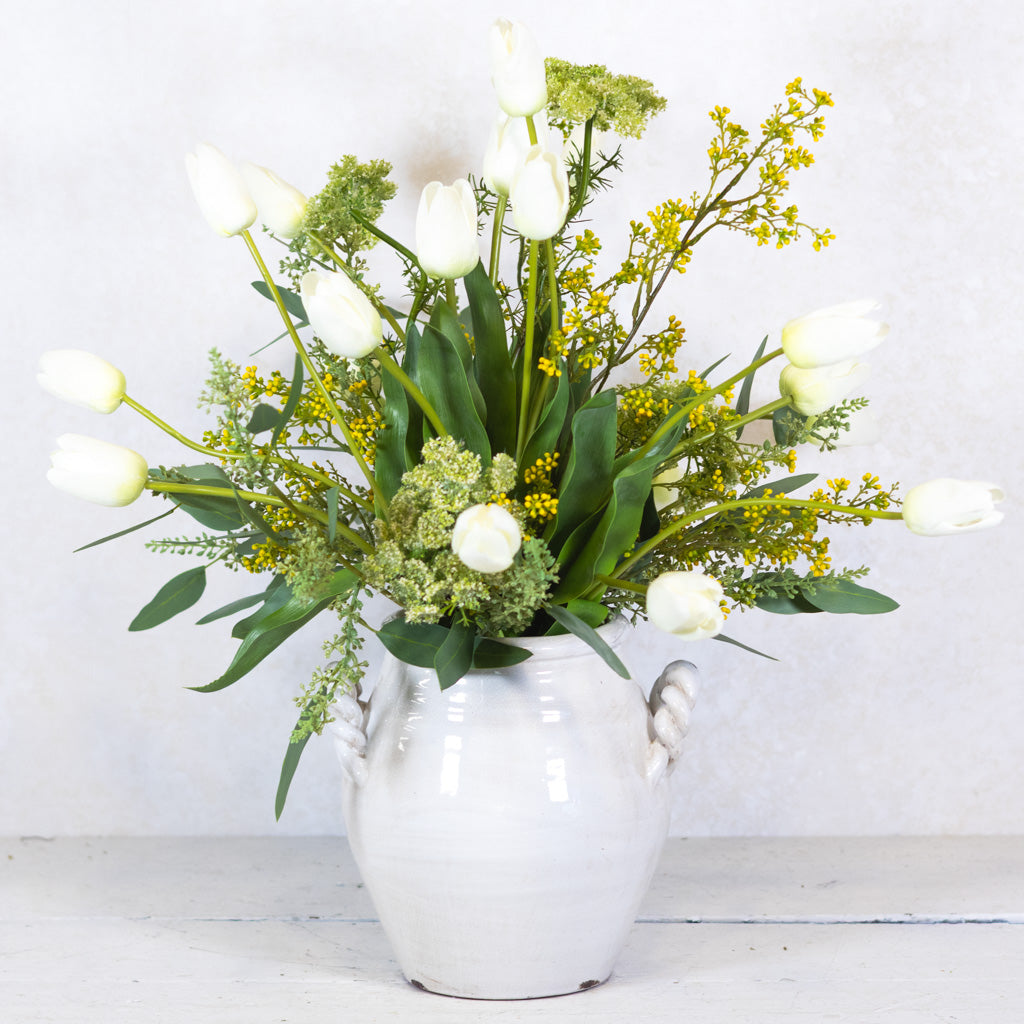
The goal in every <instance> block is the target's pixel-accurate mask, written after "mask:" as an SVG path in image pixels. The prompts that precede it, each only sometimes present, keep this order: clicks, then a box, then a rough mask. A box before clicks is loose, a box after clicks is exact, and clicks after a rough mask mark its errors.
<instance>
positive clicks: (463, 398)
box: [417, 324, 491, 465]
mask: <svg viewBox="0 0 1024 1024" xmlns="http://www.w3.org/2000/svg"><path fill="white" fill-rule="evenodd" d="M417 373H418V375H419V379H418V381H417V383H418V384H419V386H420V388H421V389H422V391H423V393H424V395H426V397H427V400H428V401H429V402H430V404H431V405H432V406H433V407H434V409H435V410H436V412H437V414H438V416H439V417H440V420H441V422H442V423H443V424H444V426H445V429H446V430H447V431H448V432H449V433H450V434H452V435H453V436H455V437H457V438H459V439H460V440H462V441H464V442H465V444H466V447H467V448H468V449H469V450H470V451H474V452H476V453H477V455H479V456H480V458H481V459H482V460H483V462H484V464H485V465H486V464H487V463H489V462H490V460H491V443H490V441H489V440H488V438H487V431H486V429H485V428H484V425H483V422H482V421H481V419H480V417H479V415H478V414H477V411H476V406H475V405H474V404H473V397H472V395H471V393H470V386H469V380H468V378H467V377H466V370H465V367H464V366H463V365H462V360H461V359H460V358H459V355H458V353H457V352H456V351H455V348H454V347H453V345H452V343H451V342H450V341H449V340H448V339H447V338H446V337H445V336H444V335H443V334H441V333H440V332H439V331H437V330H435V329H434V328H433V327H431V326H430V325H429V324H428V325H427V326H426V327H425V328H424V329H423V341H422V344H421V345H420V351H419V361H418V366H417Z"/></svg>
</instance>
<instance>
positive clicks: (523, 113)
mask: <svg viewBox="0 0 1024 1024" xmlns="http://www.w3.org/2000/svg"><path fill="white" fill-rule="evenodd" d="M490 50H491V81H492V82H493V83H494V89H495V92H497V94H498V105H499V106H500V107H501V109H502V110H504V111H505V113H506V114H508V115H509V117H529V116H530V115H531V114H536V113H537V112H538V111H539V110H543V109H544V107H545V106H547V102H548V86H547V76H546V73H545V70H544V57H543V55H542V54H541V52H540V47H539V46H538V45H537V40H536V39H534V37H533V35H532V34H531V32H530V30H529V29H528V28H527V27H526V26H525V25H524V24H523V23H522V22H519V21H515V22H512V21H509V20H508V19H507V18H498V20H497V21H496V22H495V23H494V24H493V25H492V26H491V35H490Z"/></svg>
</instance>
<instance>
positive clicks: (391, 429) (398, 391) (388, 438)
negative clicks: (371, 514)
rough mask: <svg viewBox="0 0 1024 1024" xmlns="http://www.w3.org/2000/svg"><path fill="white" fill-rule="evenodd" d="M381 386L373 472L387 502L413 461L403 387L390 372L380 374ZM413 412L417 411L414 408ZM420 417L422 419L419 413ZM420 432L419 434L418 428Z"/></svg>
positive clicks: (406, 397) (407, 405) (408, 407)
mask: <svg viewBox="0 0 1024 1024" xmlns="http://www.w3.org/2000/svg"><path fill="white" fill-rule="evenodd" d="M410 333H411V328H410ZM407 337H408V336H407ZM381 385H382V387H383V389H384V428H383V429H382V430H378V431H377V446H376V452H375V455H374V462H373V474H374V476H375V477H376V478H377V483H378V484H379V485H380V489H381V491H383V493H384V497H385V498H386V499H387V500H388V501H390V500H391V499H392V498H393V497H394V496H395V492H396V491H397V490H398V487H399V485H400V484H401V482H402V475H403V474H404V473H405V472H406V471H407V470H409V469H411V468H412V467H413V465H414V464H415V463H414V462H412V461H411V460H410V458H409V452H408V447H407V440H408V433H409V418H410V406H411V405H412V404H413V403H412V402H411V401H410V400H409V397H408V396H407V395H406V393H405V388H403V387H402V385H401V383H400V382H399V381H398V380H396V379H395V378H394V377H393V376H392V375H391V374H390V373H385V374H383V376H382V377H381ZM416 411H417V413H419V408H418V407H417V409H416ZM420 417H421V419H422V413H420ZM420 431H421V434H420V436H421V437H422V427H420Z"/></svg>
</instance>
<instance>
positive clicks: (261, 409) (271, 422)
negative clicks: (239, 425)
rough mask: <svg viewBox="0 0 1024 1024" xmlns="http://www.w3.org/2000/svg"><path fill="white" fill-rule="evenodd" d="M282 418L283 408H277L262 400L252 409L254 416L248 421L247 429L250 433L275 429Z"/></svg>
mask: <svg viewBox="0 0 1024 1024" xmlns="http://www.w3.org/2000/svg"><path fill="white" fill-rule="evenodd" d="M280 420H281V410H280V409H275V408H274V406H272V405H267V403H266V402H261V403H260V404H259V405H257V406H256V408H255V409H253V411H252V417H251V418H250V419H249V422H248V423H246V425H245V429H246V430H247V431H249V433H250V434H262V433H263V431H265V430H273V429H274V428H275V427H277V426H278V424H279V422H280Z"/></svg>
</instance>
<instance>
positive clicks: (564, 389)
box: [520, 372, 569, 469]
mask: <svg viewBox="0 0 1024 1024" xmlns="http://www.w3.org/2000/svg"><path fill="white" fill-rule="evenodd" d="M568 411H569V374H568V373H567V372H563V373H562V376H561V377H559V378H558V384H557V386H556V387H555V393H554V395H552V397H551V398H550V399H549V400H548V403H547V405H546V406H545V408H544V413H543V415H542V416H541V418H540V422H539V423H538V424H537V426H536V428H535V429H534V431H533V433H532V434H531V435H530V437H529V438H528V440H527V442H526V446H525V448H524V449H523V460H522V465H521V467H520V468H522V469H525V468H526V467H528V466H532V465H533V464H534V462H536V461H537V459H541V458H543V457H544V455H545V453H546V452H554V451H557V450H558V444H559V438H560V437H561V436H562V431H563V430H564V429H565V417H566V413H567V412H568Z"/></svg>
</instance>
